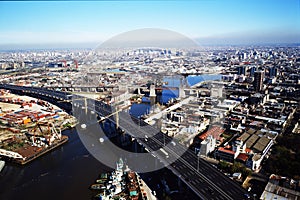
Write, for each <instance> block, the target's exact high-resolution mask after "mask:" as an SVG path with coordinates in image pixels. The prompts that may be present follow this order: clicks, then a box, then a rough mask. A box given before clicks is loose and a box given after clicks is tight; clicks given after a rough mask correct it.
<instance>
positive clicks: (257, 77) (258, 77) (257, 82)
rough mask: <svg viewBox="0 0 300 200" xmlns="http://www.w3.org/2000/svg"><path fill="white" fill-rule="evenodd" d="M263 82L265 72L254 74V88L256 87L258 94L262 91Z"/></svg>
mask: <svg viewBox="0 0 300 200" xmlns="http://www.w3.org/2000/svg"><path fill="white" fill-rule="evenodd" d="M263 80H264V72H263V71H256V72H254V81H253V86H254V89H255V91H257V92H260V91H262V89H263Z"/></svg>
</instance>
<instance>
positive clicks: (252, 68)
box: [250, 67, 256, 76]
mask: <svg viewBox="0 0 300 200" xmlns="http://www.w3.org/2000/svg"><path fill="white" fill-rule="evenodd" d="M255 71H256V67H251V68H250V76H254V72H255Z"/></svg>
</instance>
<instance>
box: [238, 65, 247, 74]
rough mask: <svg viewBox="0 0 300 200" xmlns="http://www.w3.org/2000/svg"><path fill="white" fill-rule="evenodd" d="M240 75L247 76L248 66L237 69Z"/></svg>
mask: <svg viewBox="0 0 300 200" xmlns="http://www.w3.org/2000/svg"><path fill="white" fill-rule="evenodd" d="M237 73H238V75H246V66H239V67H238V68H237Z"/></svg>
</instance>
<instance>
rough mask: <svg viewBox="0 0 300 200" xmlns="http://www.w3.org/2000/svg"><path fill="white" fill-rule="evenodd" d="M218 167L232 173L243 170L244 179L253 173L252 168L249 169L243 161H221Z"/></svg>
mask: <svg viewBox="0 0 300 200" xmlns="http://www.w3.org/2000/svg"><path fill="white" fill-rule="evenodd" d="M218 168H219V169H221V170H223V171H225V172H227V173H231V174H233V173H236V172H241V173H242V177H243V179H245V178H246V177H247V176H250V175H251V174H252V171H251V170H250V169H248V168H247V167H245V166H244V165H243V164H242V163H239V162H234V163H233V164H232V163H228V162H224V161H220V162H219V165H218Z"/></svg>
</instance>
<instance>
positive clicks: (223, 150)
mask: <svg viewBox="0 0 300 200" xmlns="http://www.w3.org/2000/svg"><path fill="white" fill-rule="evenodd" d="M218 151H221V152H223V153H228V154H235V152H234V151H232V150H229V149H225V148H223V147H219V148H218Z"/></svg>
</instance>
